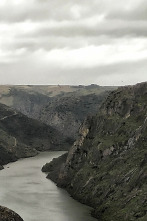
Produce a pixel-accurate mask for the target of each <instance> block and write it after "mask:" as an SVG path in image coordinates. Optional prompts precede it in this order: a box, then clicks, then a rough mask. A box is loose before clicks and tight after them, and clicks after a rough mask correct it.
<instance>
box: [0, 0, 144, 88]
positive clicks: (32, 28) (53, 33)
mask: <svg viewBox="0 0 147 221" xmlns="http://www.w3.org/2000/svg"><path fill="white" fill-rule="evenodd" d="M3 3H5V4H2V2H0V61H1V63H0V81H1V82H0V83H27V84H28V83H29V82H30V83H48V84H50V83H52V84H53V83H54V84H57V83H60V84H61V83H63V84H64V83H65V84H68V83H69V84H78V83H79V84H82V83H85V84H88V83H98V84H99V82H100V83H101V84H103V85H104V84H105V83H106V84H111V85H112V84H127V82H128V83H131V82H132V83H136V82H137V81H143V80H146V74H145V73H146V68H147V65H146V62H145V61H146V59H147V39H146V36H147V22H146V19H147V13H146V10H147V2H146V0H124V1H121V0H103V1H98V0H91V1H89V0H84V1H83V0H69V1H65V0H54V1H52V0H29V1H26V0H11V1H6V0H3ZM140 72H141V73H140ZM108 76H109V77H108ZM110 76H111V77H110ZM57 79H58V81H59V82H56V81H57ZM127 79H128V80H127ZM124 82H125V83H124Z"/></svg>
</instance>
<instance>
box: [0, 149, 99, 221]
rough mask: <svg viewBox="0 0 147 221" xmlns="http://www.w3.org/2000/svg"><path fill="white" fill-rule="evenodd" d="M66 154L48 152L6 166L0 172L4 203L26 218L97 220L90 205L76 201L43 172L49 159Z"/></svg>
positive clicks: (0, 194)
mask: <svg viewBox="0 0 147 221" xmlns="http://www.w3.org/2000/svg"><path fill="white" fill-rule="evenodd" d="M62 153H64V152H61V151H60V152H45V153H41V154H39V155H38V156H36V157H32V158H27V159H21V160H19V161H17V162H15V163H10V164H8V165H6V166H5V169H4V170H2V171H0V205H3V206H6V207H8V208H10V209H12V210H14V211H15V212H17V213H18V214H19V215H20V216H21V217H22V218H23V219H24V221H96V219H94V218H92V217H91V216H90V208H89V207H87V206H85V205H82V204H80V203H78V202H77V201H75V200H73V199H72V198H71V197H70V196H69V195H68V193H67V192H66V191H64V190H62V189H60V188H57V187H56V185H55V184H54V183H53V182H52V181H50V180H48V179H46V174H44V173H42V172H41V168H42V166H43V165H44V164H45V163H46V162H49V161H51V160H52V159H53V158H54V157H58V156H59V155H61V154H62Z"/></svg>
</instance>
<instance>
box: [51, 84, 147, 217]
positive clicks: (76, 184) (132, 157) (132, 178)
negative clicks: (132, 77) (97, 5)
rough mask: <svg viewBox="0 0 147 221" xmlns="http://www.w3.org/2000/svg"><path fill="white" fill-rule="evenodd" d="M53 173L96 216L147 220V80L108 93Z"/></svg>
mask: <svg viewBox="0 0 147 221" xmlns="http://www.w3.org/2000/svg"><path fill="white" fill-rule="evenodd" d="M51 164H52V165H54V161H53V162H52V163H51ZM48 170H49V171H50V168H49V166H48ZM51 171H52V172H51V173H49V175H48V177H49V178H51V179H52V180H54V181H55V182H57V184H58V185H59V186H60V187H64V188H66V189H67V190H68V191H69V193H70V194H71V195H72V196H73V197H74V198H76V199H78V200H79V201H81V202H83V203H86V204H88V205H90V206H92V207H93V208H94V210H93V212H92V214H93V215H94V216H95V217H97V218H98V220H101V221H110V220H111V221H117V220H118V221H124V220H128V221H130V220H132V221H134V220H138V221H145V220H147V214H146V212H147V182H146V181H147V83H142V84H138V85H135V86H128V87H121V88H119V89H118V90H116V91H114V92H112V93H111V94H110V95H109V96H108V98H107V99H106V101H105V102H104V103H103V105H102V106H101V108H100V110H99V112H98V113H97V115H96V116H95V117H92V118H89V119H87V121H85V123H84V124H83V126H82V127H81V129H80V136H79V139H78V140H77V141H76V142H75V143H74V145H73V147H72V148H71V150H70V151H69V153H68V156H67V158H66V159H65V160H64V163H63V164H62V166H61V169H60V171H59V170H58V173H57V170H56V169H55V173H54V172H53V167H52V166H51Z"/></svg>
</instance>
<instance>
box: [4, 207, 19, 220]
mask: <svg viewBox="0 0 147 221" xmlns="http://www.w3.org/2000/svg"><path fill="white" fill-rule="evenodd" d="M0 220H1V221H12V220H13V221H23V219H22V218H21V217H20V216H19V215H18V214H16V213H15V212H14V211H12V210H10V209H8V208H6V207H2V206H0Z"/></svg>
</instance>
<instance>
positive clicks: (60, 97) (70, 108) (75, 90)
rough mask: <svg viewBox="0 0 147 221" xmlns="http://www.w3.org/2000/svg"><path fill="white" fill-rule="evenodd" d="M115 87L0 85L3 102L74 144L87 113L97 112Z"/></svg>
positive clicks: (0, 98)
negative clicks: (54, 130)
mask: <svg viewBox="0 0 147 221" xmlns="http://www.w3.org/2000/svg"><path fill="white" fill-rule="evenodd" d="M115 88H116V87H101V86H98V85H94V84H93V85H89V86H83V85H79V86H68V85H65V86H63V85H55V86H42V85H37V86H35V85H29V86H23V85H22V86H21V85H20V86H0V102H1V103H4V104H6V105H8V106H10V107H13V108H15V109H16V110H18V111H20V112H21V113H23V114H25V115H27V116H28V117H31V118H34V119H37V120H39V121H41V122H43V123H45V124H48V125H50V126H52V127H53V128H54V129H56V130H58V131H59V133H61V135H62V136H63V137H64V139H65V140H67V142H69V143H70V144H72V143H73V142H74V141H75V139H76V137H77V134H78V129H79V127H80V125H81V123H82V122H83V120H84V119H85V117H87V115H93V114H95V113H96V112H97V109H98V108H99V106H100V104H101V103H102V101H103V100H104V99H105V97H106V96H107V95H108V94H109V92H110V91H111V90H113V89H115Z"/></svg>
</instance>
